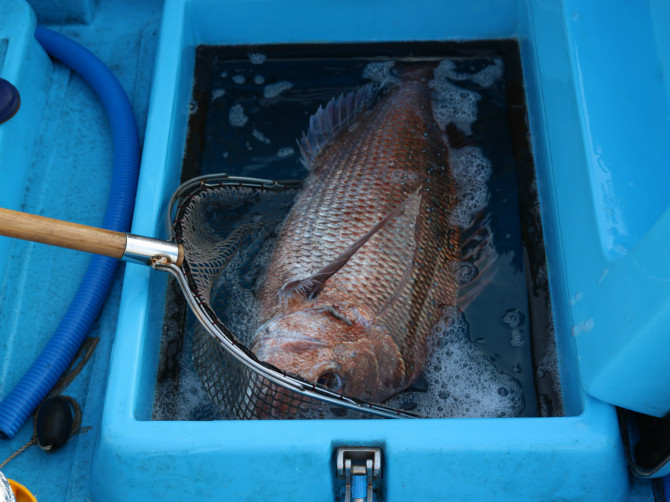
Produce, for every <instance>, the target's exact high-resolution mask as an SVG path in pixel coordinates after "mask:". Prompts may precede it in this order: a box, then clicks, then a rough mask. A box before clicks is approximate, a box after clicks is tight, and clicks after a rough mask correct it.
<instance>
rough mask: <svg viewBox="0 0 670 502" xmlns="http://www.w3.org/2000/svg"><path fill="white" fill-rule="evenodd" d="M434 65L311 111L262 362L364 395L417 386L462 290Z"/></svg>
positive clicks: (271, 292) (267, 300) (267, 308)
mask: <svg viewBox="0 0 670 502" xmlns="http://www.w3.org/2000/svg"><path fill="white" fill-rule="evenodd" d="M432 71H433V68H432V67H430V66H426V65H421V66H418V67H417V66H414V67H412V66H408V67H406V68H405V69H404V70H403V72H402V75H401V80H400V81H399V82H398V83H396V84H395V85H394V86H393V87H392V88H391V89H389V90H388V91H387V92H386V94H385V95H384V96H383V97H381V98H379V97H378V94H379V89H377V88H376V87H375V86H373V85H368V86H365V87H362V88H360V89H359V90H358V91H355V92H352V93H350V94H348V95H346V96H341V97H340V98H337V99H333V100H331V101H330V103H328V105H327V106H326V107H325V108H321V107H320V108H319V110H318V111H317V112H316V113H315V114H314V115H313V116H312V117H311V119H310V124H309V130H308V132H307V133H306V134H304V135H303V138H302V141H301V145H300V146H301V151H302V156H303V162H304V163H305V165H306V166H307V167H308V168H309V170H310V174H309V176H308V178H307V180H306V184H305V187H304V188H303V190H302V191H301V193H300V194H299V195H298V197H297V200H296V202H295V203H294V206H293V208H292V209H291V211H290V213H289V215H288V217H287V219H286V221H285V223H284V226H283V227H282V230H281V232H280V235H279V237H278V240H277V243H276V246H275V249H274V252H273V255H272V257H271V259H270V263H269V266H268V269H267V270H268V272H267V275H266V277H265V278H264V280H263V282H262V284H261V285H260V286H259V290H258V297H259V300H260V308H261V316H260V318H261V324H260V327H259V328H258V329H257V331H256V332H255V334H254V336H253V339H252V343H251V348H252V351H253V352H254V353H255V355H256V356H257V357H258V359H259V360H261V361H265V362H268V363H270V364H272V365H274V366H276V367H277V368H279V369H281V370H283V371H285V372H288V373H291V374H295V375H299V376H301V377H302V378H304V379H306V380H308V381H310V382H314V383H317V384H320V385H323V386H325V387H327V388H328V389H330V390H332V391H335V392H338V393H341V394H343V395H346V396H349V397H354V398H358V399H361V400H364V401H372V402H382V401H383V400H385V399H387V398H389V397H391V396H392V395H394V394H396V393H398V392H400V391H402V390H404V389H406V388H407V387H408V386H410V385H411V383H412V382H413V381H414V380H415V379H416V378H417V377H418V376H419V375H420V373H421V370H422V366H423V364H424V362H425V360H426V338H427V336H428V335H429V334H430V332H431V328H432V327H433V325H434V324H436V322H437V321H438V319H439V316H440V312H441V309H442V308H443V307H444V306H451V305H456V304H458V303H459V296H460V295H461V294H462V292H461V289H462V286H463V284H462V277H461V275H462V274H459V264H462V263H463V262H462V250H461V247H462V244H463V243H462V239H463V233H464V229H463V228H460V227H459V226H457V225H454V224H452V223H450V216H451V214H452V212H453V211H454V208H455V207H456V206H457V204H458V198H459V193H458V184H457V182H456V180H455V179H454V176H453V173H452V169H450V164H449V146H448V141H447V140H446V136H445V131H443V130H441V129H440V127H439V126H438V125H437V123H436V121H435V119H434V117H433V115H432V111H431V110H432V99H433V98H432V94H433V90H432V89H431V86H430V85H429V82H430V78H431V76H432ZM476 283H477V278H475V280H473V281H471V284H470V286H472V284H476ZM469 289H470V291H473V290H476V289H477V288H476V287H475V288H473V287H469Z"/></svg>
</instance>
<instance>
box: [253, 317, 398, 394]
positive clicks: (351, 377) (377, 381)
mask: <svg viewBox="0 0 670 502" xmlns="http://www.w3.org/2000/svg"><path fill="white" fill-rule="evenodd" d="M352 310H353V311H352ZM366 321H367V322H366ZM252 350H253V352H254V353H255V354H256V356H257V357H258V359H259V360H261V361H265V362H267V363H269V364H272V365H273V366H276V367H277V368H279V369H281V370H283V371H286V372H287V373H292V374H295V375H298V376H300V377H302V378H304V379H305V380H307V381H310V382H314V383H317V384H320V385H323V386H325V387H327V388H328V389H329V390H331V391H333V392H336V393H339V394H342V395H345V396H348V397H354V398H357V399H361V400H364V401H372V402H381V401H383V400H384V399H386V398H388V397H390V396H391V395H393V394H395V393H396V392H398V390H400V389H402V387H403V385H404V379H405V367H404V362H403V357H402V354H401V352H400V350H399V348H398V346H397V345H396V343H395V342H394V341H393V339H392V338H391V336H390V335H388V333H387V332H386V330H385V329H384V328H383V327H381V326H377V325H375V324H373V323H371V322H369V320H367V319H365V318H363V319H362V318H361V316H360V315H359V312H358V311H356V309H350V311H349V312H346V313H343V312H342V311H341V310H339V309H335V308H334V307H324V308H310V309H306V310H298V311H294V312H291V313H288V314H283V315H280V316H277V317H275V318H273V319H270V320H269V321H268V322H266V323H264V324H263V325H262V326H261V327H260V328H259V329H258V331H257V332H256V335H255V343H254V345H253V347H252Z"/></svg>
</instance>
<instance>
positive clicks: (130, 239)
mask: <svg viewBox="0 0 670 502" xmlns="http://www.w3.org/2000/svg"><path fill="white" fill-rule="evenodd" d="M126 237H127V239H126V250H125V252H124V253H123V256H122V257H121V259H122V260H123V261H127V262H131V263H140V264H142V265H151V264H152V261H153V260H154V259H156V258H157V257H164V258H167V259H168V260H169V261H170V263H174V264H175V265H177V266H180V265H181V263H182V261H183V260H184V252H183V248H182V247H181V246H179V245H178V244H173V243H171V242H167V241H160V240H158V239H150V238H149V237H142V236H139V235H133V234H127V236H126Z"/></svg>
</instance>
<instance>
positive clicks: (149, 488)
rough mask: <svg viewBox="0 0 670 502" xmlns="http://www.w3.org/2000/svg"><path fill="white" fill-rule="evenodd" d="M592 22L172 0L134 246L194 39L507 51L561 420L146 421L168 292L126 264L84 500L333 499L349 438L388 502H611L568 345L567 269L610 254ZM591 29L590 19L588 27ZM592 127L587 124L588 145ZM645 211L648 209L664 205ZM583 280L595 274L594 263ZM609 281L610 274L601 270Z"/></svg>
mask: <svg viewBox="0 0 670 502" xmlns="http://www.w3.org/2000/svg"><path fill="white" fill-rule="evenodd" d="M638 8H639V9H641V8H642V4H640V6H639V7H636V8H633V12H632V13H631V12H629V15H632V14H633V13H637V14H640V12H639V11H638V10H637V9H638ZM655 8H659V9H663V7H655ZM600 14H603V13H599V12H597V11H593V10H588V9H587V10H586V11H584V13H583V14H580V10H579V9H577V8H575V6H574V5H573V2H571V1H568V0H566V1H565V2H562V3H560V2H555V1H548V0H538V1H530V0H528V1H523V0H519V1H512V0H509V1H501V2H484V1H471V2H441V3H435V2H431V1H428V0H420V1H416V2H412V3H411V4H409V5H408V4H407V3H406V2H400V1H388V0H387V1H385V2H381V1H372V2H365V3H360V2H349V1H348V2H318V3H315V2H307V1H296V2H291V3H289V4H286V3H279V2H274V1H241V0H240V1H227V2H215V1H195V0H193V1H187V0H173V1H169V2H168V3H167V5H166V9H165V13H164V18H163V28H162V33H161V40H160V48H159V52H158V57H157V62H156V73H155V77H154V85H153V89H152V97H151V103H150V112H149V118H148V124H147V132H146V141H145V144H144V157H143V164H142V172H141V178H140V187H139V192H138V202H137V207H136V215H137V216H139V215H141V217H137V218H136V219H135V222H134V226H133V232H134V233H138V234H144V235H156V234H157V233H158V234H159V235H160V233H161V232H162V222H163V217H164V214H163V210H164V208H165V206H166V203H167V200H168V199H169V196H170V194H171V192H172V190H173V189H174V188H175V187H176V185H177V183H178V179H179V169H180V164H181V154H182V151H183V147H184V140H185V134H186V120H187V111H188V106H187V105H188V102H189V99H190V86H191V80H192V71H193V61H194V51H195V47H196V45H198V44H201V43H205V44H241V43H274V42H277V43H279V42H282V43H286V42H331V41H332V42H335V41H337V42H344V41H346V42H349V41H382V40H389V41H390V40H394V41H395V40H461V39H477V38H487V39H490V38H516V39H518V40H519V42H520V45H521V50H522V62H523V65H524V76H525V81H526V91H527V100H528V110H529V121H530V126H531V131H532V138H533V146H534V154H535V162H536V167H537V172H538V186H539V191H540V198H541V202H542V211H543V221H544V225H545V233H546V235H545V240H546V242H547V246H548V260H549V265H550V270H549V273H550V280H551V287H552V295H553V297H554V299H555V301H554V315H555V318H556V323H555V324H556V332H557V337H558V345H559V359H560V363H561V364H560V371H561V377H562V384H563V391H564V399H565V404H566V415H567V416H565V417H561V418H523V419H453V420H442V419H432V420H423V421H421V422H418V421H412V420H367V421H357V422H354V421H310V422H305V421H267V422H263V421H249V422H242V421H237V422H232V421H217V422H153V421H151V420H150V403H151V401H152V396H153V389H154V385H155V377H156V368H157V354H158V346H159V341H160V319H161V316H162V311H163V304H162V302H163V298H164V292H165V282H166V281H165V277H163V276H160V274H158V273H156V272H153V271H151V270H148V269H146V268H142V267H140V266H135V265H128V266H127V268H126V273H125V276H124V289H123V296H122V301H121V313H120V317H119V319H118V328H117V332H116V339H115V345H114V350H113V353H112V359H111V362H110V375H109V384H108V388H107V395H106V399H105V407H104V412H103V422H102V426H101V431H100V435H99V438H98V446H97V450H96V453H95V456H94V465H93V470H92V479H91V490H92V493H93V495H94V498H95V500H102V501H104V500H126V499H133V500H174V499H175V498H177V499H179V498H181V497H188V498H190V499H198V500H228V499H233V498H235V499H237V500H314V499H316V500H331V499H332V497H333V474H334V469H335V466H334V464H333V452H334V448H335V447H337V446H339V445H347V444H350V445H351V444H353V445H370V444H371V445H380V446H382V447H383V450H384V461H385V468H384V486H383V489H384V493H385V500H388V501H390V502H392V501H400V500H411V499H426V500H523V501H526V500H590V501H595V500H607V501H616V500H625V499H626V497H627V494H628V475H627V471H626V465H625V460H624V458H623V452H622V448H621V444H620V440H619V433H618V427H617V422H616V415H615V412H614V409H613V408H612V407H611V406H610V405H607V404H604V403H602V402H600V401H598V400H596V399H594V398H592V397H589V396H588V395H587V394H585V393H584V392H583V391H582V387H581V385H580V374H579V367H578V364H577V356H576V352H575V346H576V344H575V338H576V339H577V342H579V338H580V337H582V335H584V336H586V335H587V333H596V326H598V327H600V322H601V321H600V320H597V321H596V322H595V323H591V324H589V323H588V322H586V321H588V319H589V317H584V316H582V312H581V311H580V310H579V309H580V308H581V306H582V305H590V306H591V308H596V307H594V305H597V303H596V302H594V301H593V300H592V298H593V296H591V290H586V289H581V288H578V289H575V286H574V284H573V281H574V280H575V278H576V277H579V276H580V274H581V273H587V272H588V274H591V275H593V274H595V273H596V272H594V270H592V268H591V267H588V266H586V265H583V261H584V259H586V260H587V262H588V261H589V260H590V263H593V260H592V258H593V259H599V260H602V259H613V257H612V256H611V254H608V253H609V251H608V250H607V249H608V248H607V246H608V245H609V244H608V242H609V241H607V240H606V239H605V237H606V236H607V235H609V234H607V232H605V233H604V234H603V231H601V226H602V224H604V222H606V220H605V219H603V218H604V216H603V214H605V213H599V212H598V211H596V210H595V209H594V204H595V201H596V200H597V197H598V194H599V193H604V192H603V191H602V190H600V189H599V188H598V186H596V185H594V184H593V162H592V161H593V156H592V155H590V153H589V152H592V151H596V150H594V149H593V143H592V140H589V135H588V134H587V132H585V131H586V130H587V129H588V127H592V126H594V125H596V126H597V124H600V125H603V124H605V123H608V122H610V121H612V122H613V119H611V118H610V116H609V115H607V114H606V115H602V112H601V113H600V114H599V113H598V111H597V110H598V105H597V104H598V103H599V101H598V100H596V105H595V106H596V108H595V109H591V108H589V107H586V108H585V107H584V102H585V99H586V98H585V96H586V95H588V94H589V93H590V92H604V91H606V89H600V91H598V90H596V91H593V90H590V89H592V87H590V84H589V82H595V80H593V79H594V77H593V75H594V74H593V73H592V72H595V71H603V68H600V67H598V66H596V67H595V68H591V66H590V63H591V59H592V58H593V57H595V55H593V54H592V55H591V56H587V55H586V54H588V52H587V53H584V52H583V51H587V50H588V47H589V45H590V44H601V43H603V44H604V43H605V42H600V41H595V40H594V39H592V38H591V37H589V36H587V34H586V32H585V31H584V32H583V31H580V30H582V28H581V27H580V25H579V23H580V19H584V18H583V17H580V16H586V17H587V18H590V17H591V16H594V15H600ZM612 16H614V14H612ZM608 19H612V18H611V17H610V18H608ZM647 22H650V21H649V20H648V19H647ZM612 23H615V20H613V21H612ZM596 25H597V23H593V22H591V23H590V24H589V27H588V29H589V30H594V29H596V28H595V26H596ZM609 26H610V25H605V27H609ZM640 29H641V28H640ZM584 30H586V28H584ZM605 40H610V39H607V38H606V39H605ZM610 41H612V42H614V40H610ZM584 45H586V47H584ZM591 50H595V47H591ZM584 58H586V59H584ZM578 63H579V64H578ZM608 85H609V86H610V87H612V90H611V91H610V92H611V93H614V95H616V93H617V92H620V89H619V88H617V86H616V85H615V84H614V83H612V84H611V85H610V82H608ZM666 91H667V88H666V89H665V91H664V92H666ZM585 93H586V94H585ZM589 99H590V98H589ZM605 104H606V102H603V103H602V104H601V106H605ZM634 111H635V108H634V107H629V108H628V109H626V110H625V113H626V115H625V116H624V115H622V116H620V117H617V120H618V122H617V124H621V125H620V127H622V128H623V127H624V124H625V123H626V121H627V120H630V118H631V116H632V115H631V114H632V113H633V112H634ZM598 117H600V118H598ZM586 118H588V119H589V120H590V122H588V123H587V122H586ZM616 127H617V125H616V124H614V123H612V124H611V128H616ZM633 129H634V128H633ZM616 130H617V131H618V130H619V129H616ZM598 131H599V129H598V127H596V129H595V130H594V133H591V134H597V133H598ZM632 134H633V136H631V137H635V138H636V140H637V141H639V140H640V136H642V134H637V135H635V134H634V130H633V133H632ZM603 138H604V137H603ZM615 143H616V145H617V146H618V142H615ZM603 144H606V143H603ZM648 155H651V156H652V157H647V160H650V161H651V160H653V154H651V153H650V154H648ZM643 177H644V176H642V175H641V174H640V173H638V175H637V177H636V178H635V177H634V178H633V179H632V180H631V181H633V182H635V181H639V182H640V183H648V182H647V181H644V182H643V181H642V180H641V179H642V178H643ZM645 180H646V178H645ZM619 181H620V180H618V181H617V183H618V182H619ZM624 184H625V183H624ZM615 186H618V185H615ZM599 190H600V191H599ZM625 190H629V188H625ZM649 198H650V199H653V198H654V196H650V197H649ZM571 201H572V202H571ZM575 201H576V203H575ZM648 203H649V205H650V207H653V208H656V209H655V210H656V212H657V213H658V214H657V216H658V215H660V213H661V206H662V201H661V200H649V201H648ZM627 210H628V209H627ZM630 211H632V213H631V214H639V215H640V222H639V223H637V224H636V226H631V227H630V228H634V233H633V234H631V236H632V240H630V241H627V242H630V244H627V245H631V246H632V245H633V243H634V242H635V239H639V240H640V241H642V240H643V239H646V235H647V234H646V231H647V230H648V229H649V228H651V225H652V224H651V223H650V221H649V218H651V216H643V215H642V213H641V212H640V211H639V209H637V208H635V209H630ZM645 214H646V213H645ZM645 226H646V227H648V228H645ZM643 235H644V236H643ZM577 237H580V238H581V239H582V240H581V241H579V240H578V239H577ZM629 255H630V254H629ZM597 263H599V262H597ZM579 267H585V270H579ZM597 273H598V277H596V279H597V278H599V277H600V275H601V274H602V270H598V271H597ZM609 277H610V278H611V279H613V278H615V271H614V269H613V268H612V271H611V272H610V275H609ZM580 292H582V294H578V293H580ZM611 296H614V291H612V293H611V295H610V297H611ZM582 322H586V324H583V325H582V324H580V323H582ZM576 326H577V327H579V326H581V327H582V328H583V331H582V332H580V329H579V328H577V329H575V327H576ZM589 327H591V329H588V328H589ZM573 334H574V335H576V336H573ZM580 353H581V352H580ZM589 357H593V356H592V355H590V356H589ZM587 376H588V375H587Z"/></svg>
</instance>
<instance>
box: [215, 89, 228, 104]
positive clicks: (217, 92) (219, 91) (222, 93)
mask: <svg viewBox="0 0 670 502" xmlns="http://www.w3.org/2000/svg"><path fill="white" fill-rule="evenodd" d="M225 95H226V90H225V89H214V90H213V91H212V101H214V100H215V99H219V98H221V97H223V96H225Z"/></svg>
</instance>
